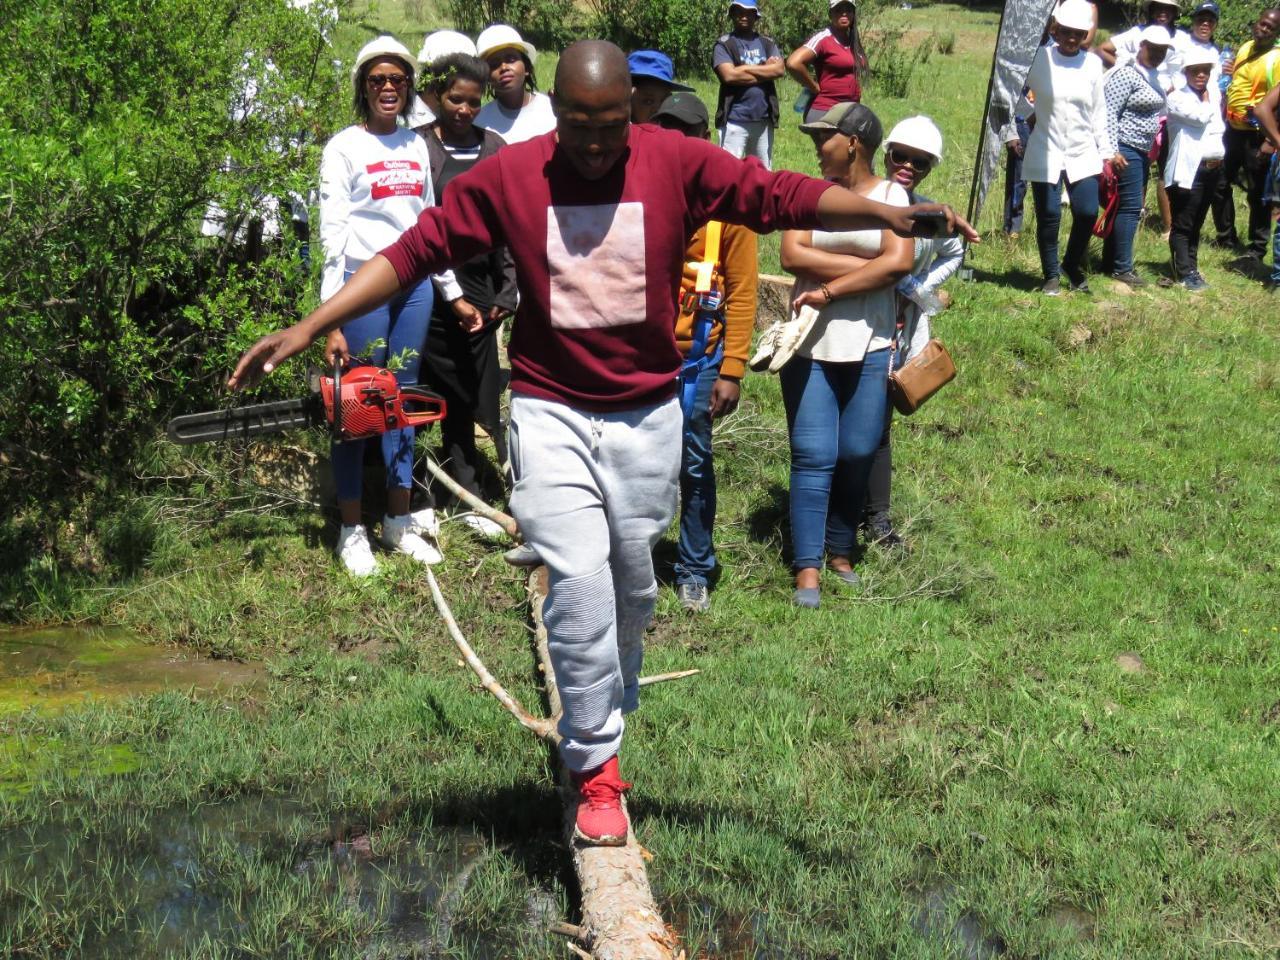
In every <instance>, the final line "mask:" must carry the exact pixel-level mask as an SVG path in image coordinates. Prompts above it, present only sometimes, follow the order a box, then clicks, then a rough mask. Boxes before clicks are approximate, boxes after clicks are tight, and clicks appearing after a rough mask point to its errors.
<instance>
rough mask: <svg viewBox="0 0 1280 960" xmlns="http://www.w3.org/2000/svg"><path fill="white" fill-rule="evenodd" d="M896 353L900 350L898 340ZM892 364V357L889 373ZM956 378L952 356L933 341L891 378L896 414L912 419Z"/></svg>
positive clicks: (937, 340)
mask: <svg viewBox="0 0 1280 960" xmlns="http://www.w3.org/2000/svg"><path fill="white" fill-rule="evenodd" d="M894 350H895V351H896V350H897V341H896V340H895V341H894ZM892 362H893V358H892V357H891V358H890V365H891V366H890V369H892ZM955 378H956V365H955V364H954V363H952V362H951V354H949V353H947V348H946V347H944V346H943V345H942V341H941V340H939V339H938V338H937V337H934V338H933V339H932V340H930V341H929V342H928V343H926V344H925V345H924V349H923V350H921V351H920V352H919V353H918V354H916V355H915V356H914V357H912V358H911V359H910V360H908V361H907V362H906V363H904V364H903V365H902V369H901V370H893V372H892V373H890V374H889V400H890V402H892V403H893V408H894V409H895V410H897V411H898V412H899V413H900V414H902V415H903V416H904V417H909V416H911V414H913V413H915V412H916V411H917V410H919V409H920V407H921V406H922V405H923V404H924V402H925V401H926V400H928V399H929V398H930V397H932V396H933V395H934V394H935V393H937V392H938V391H939V390H941V389H942V388H943V387H944V386H946V385H947V384H948V383H950V382H951V381H952V380H954V379H955Z"/></svg>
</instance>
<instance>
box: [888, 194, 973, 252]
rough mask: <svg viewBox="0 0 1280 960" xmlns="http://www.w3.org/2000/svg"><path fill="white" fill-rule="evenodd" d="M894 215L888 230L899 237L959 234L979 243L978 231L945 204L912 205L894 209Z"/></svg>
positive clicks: (971, 241)
mask: <svg viewBox="0 0 1280 960" xmlns="http://www.w3.org/2000/svg"><path fill="white" fill-rule="evenodd" d="M893 209H894V211H895V213H896V215H895V216H894V217H893V219H892V220H891V221H890V229H891V230H893V232H894V233H896V234H897V235H898V236H900V237H942V236H946V237H949V236H953V235H955V234H959V235H960V236H962V237H964V239H966V240H968V241H969V242H970V243H981V242H982V237H981V236H979V234H978V231H977V230H975V229H973V227H972V226H970V225H969V221H967V220H965V219H964V217H962V216H960V214H958V213H956V212H955V211H954V210H952V209H951V207H950V206H948V205H947V204H945V203H913V204H912V205H911V206H909V207H894V208H893Z"/></svg>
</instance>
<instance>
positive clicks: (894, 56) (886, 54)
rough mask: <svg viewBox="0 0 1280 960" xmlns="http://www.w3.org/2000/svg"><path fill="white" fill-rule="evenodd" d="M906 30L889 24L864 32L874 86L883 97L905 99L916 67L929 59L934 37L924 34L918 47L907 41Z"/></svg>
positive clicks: (872, 84)
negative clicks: (910, 44)
mask: <svg viewBox="0 0 1280 960" xmlns="http://www.w3.org/2000/svg"><path fill="white" fill-rule="evenodd" d="M905 37H906V29H905V28H903V27H887V28H885V29H883V30H876V31H874V32H869V33H867V34H864V39H863V42H864V43H865V44H866V48H867V62H868V64H869V65H870V73H871V86H872V88H873V89H874V90H875V91H876V93H878V94H879V95H881V96H884V97H892V98H895V99H899V100H900V99H902V98H903V97H905V96H906V95H907V94H908V92H910V90H911V77H912V76H913V75H914V74H915V72H916V67H918V66H920V65H921V64H924V63H928V62H929V56H930V54H931V53H933V48H934V38H933V36H932V35H930V36H927V37H925V38H924V39H923V40H921V41H920V42H919V43H918V44H916V45H915V47H908V46H907V44H906V42H905Z"/></svg>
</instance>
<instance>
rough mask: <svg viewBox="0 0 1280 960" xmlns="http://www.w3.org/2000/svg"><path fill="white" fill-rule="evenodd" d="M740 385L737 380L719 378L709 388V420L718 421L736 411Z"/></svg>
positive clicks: (740, 393) (740, 392)
mask: <svg viewBox="0 0 1280 960" xmlns="http://www.w3.org/2000/svg"><path fill="white" fill-rule="evenodd" d="M741 396H742V385H741V384H739V383H738V381H737V380H730V379H728V378H726V377H721V378H720V379H718V380H717V381H716V382H715V384H714V385H713V386H712V387H711V419H712V420H718V419H719V418H720V417H723V416H725V415H727V414H730V413H733V411H735V410H737V409H738V400H739V398H740V397H741Z"/></svg>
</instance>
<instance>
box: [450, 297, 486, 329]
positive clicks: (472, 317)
mask: <svg viewBox="0 0 1280 960" xmlns="http://www.w3.org/2000/svg"><path fill="white" fill-rule="evenodd" d="M449 309H450V310H452V311H453V315H454V316H455V317H457V318H458V326H460V327H462V329H463V330H465V331H467V333H475V332H477V331H478V330H479V329H480V328H481V327H483V326H484V314H482V313H481V312H480V311H479V310H477V309H476V308H475V307H474V306H472V305H471V304H470V303H468V302H467V298H466V297H459V298H458V299H457V300H454V301H452V302H451V303H450V304H449Z"/></svg>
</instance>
